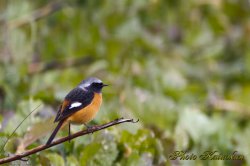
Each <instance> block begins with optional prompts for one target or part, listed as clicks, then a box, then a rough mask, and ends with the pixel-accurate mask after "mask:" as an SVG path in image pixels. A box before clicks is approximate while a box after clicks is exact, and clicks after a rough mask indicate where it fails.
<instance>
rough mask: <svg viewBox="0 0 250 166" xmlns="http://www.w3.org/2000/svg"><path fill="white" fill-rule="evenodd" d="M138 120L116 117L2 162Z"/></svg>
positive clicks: (1, 161)
mask: <svg viewBox="0 0 250 166" xmlns="http://www.w3.org/2000/svg"><path fill="white" fill-rule="evenodd" d="M138 121H139V119H138V120H137V121H134V120H133V119H124V118H120V119H116V120H114V121H111V122H109V123H106V124H103V125H97V126H92V127H90V128H88V129H87V130H83V131H79V132H77V133H75V134H72V135H70V136H67V137H63V138H60V139H58V140H56V141H53V142H52V143H51V144H49V145H40V146H38V147H36V148H33V149H30V150H27V151H25V152H23V153H21V154H16V155H14V156H10V157H6V158H2V159H0V164H4V163H8V162H11V161H15V160H22V159H23V158H24V157H27V156H29V155H32V154H35V153H37V152H40V151H42V150H45V149H48V148H50V147H52V146H55V145H58V144H61V143H63V142H66V141H69V140H71V139H74V138H76V137H79V136H82V135H86V134H89V133H94V132H96V131H99V130H103V129H105V128H108V127H111V126H114V125H117V124H120V123H125V122H130V123H137V122H138Z"/></svg>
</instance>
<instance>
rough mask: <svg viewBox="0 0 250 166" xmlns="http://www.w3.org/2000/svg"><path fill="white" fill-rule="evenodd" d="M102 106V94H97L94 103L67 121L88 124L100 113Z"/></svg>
mask: <svg viewBox="0 0 250 166" xmlns="http://www.w3.org/2000/svg"><path fill="white" fill-rule="evenodd" d="M101 104H102V94H101V93H95V95H94V98H93V100H92V102H91V103H90V104H89V105H88V106H86V107H85V108H83V109H81V110H79V111H77V112H76V113H74V114H73V115H71V116H70V117H68V119H67V121H70V122H72V123H78V124H83V123H88V122H89V121H91V120H92V119H93V118H94V117H95V116H96V113H97V112H98V111H99V109H100V106H101Z"/></svg>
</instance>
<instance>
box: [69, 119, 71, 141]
mask: <svg viewBox="0 0 250 166" xmlns="http://www.w3.org/2000/svg"><path fill="white" fill-rule="evenodd" d="M69 136H70V121H69ZM70 140H71V139H69V142H70Z"/></svg>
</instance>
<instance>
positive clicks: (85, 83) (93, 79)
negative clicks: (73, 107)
mask: <svg viewBox="0 0 250 166" xmlns="http://www.w3.org/2000/svg"><path fill="white" fill-rule="evenodd" d="M92 83H102V81H101V80H100V79H98V78H96V77H90V78H87V79H85V80H83V81H82V82H81V83H80V84H79V85H78V86H79V87H80V88H82V89H85V88H86V87H88V86H90V85H91V84H92Z"/></svg>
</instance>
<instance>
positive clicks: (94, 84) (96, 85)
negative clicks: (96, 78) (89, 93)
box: [92, 82, 103, 88]
mask: <svg viewBox="0 0 250 166" xmlns="http://www.w3.org/2000/svg"><path fill="white" fill-rule="evenodd" d="M92 85H93V86H94V87H98V88H99V87H102V85H103V83H102V82H101V83H97V82H95V83H93V84H92Z"/></svg>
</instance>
